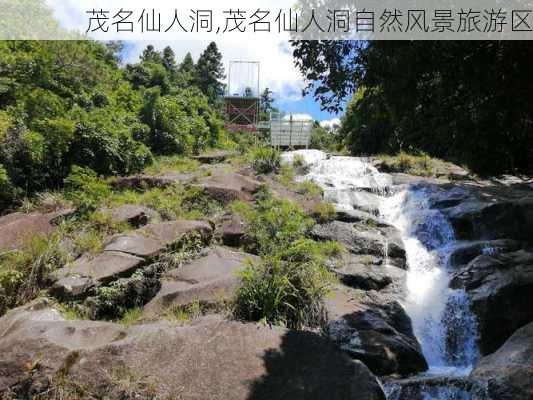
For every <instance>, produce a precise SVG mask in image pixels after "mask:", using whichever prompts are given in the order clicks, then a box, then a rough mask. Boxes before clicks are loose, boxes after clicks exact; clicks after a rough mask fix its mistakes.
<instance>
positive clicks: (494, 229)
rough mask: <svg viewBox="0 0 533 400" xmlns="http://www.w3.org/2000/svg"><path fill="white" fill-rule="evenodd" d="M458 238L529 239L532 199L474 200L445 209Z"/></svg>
mask: <svg viewBox="0 0 533 400" xmlns="http://www.w3.org/2000/svg"><path fill="white" fill-rule="evenodd" d="M443 211H444V212H445V213H446V214H447V216H448V217H449V219H450V222H451V223H452V225H453V227H454V229H455V233H456V236H457V238H458V239H464V240H481V239H485V240H488V239H504V238H507V239H517V240H530V237H529V236H530V235H529V232H530V231H531V227H532V226H533V197H524V198H517V199H508V200H501V201H499V200H494V201H487V200H477V199H471V200H468V201H464V202H461V203H460V204H459V205H457V206H455V207H451V208H447V209H444V210H443Z"/></svg>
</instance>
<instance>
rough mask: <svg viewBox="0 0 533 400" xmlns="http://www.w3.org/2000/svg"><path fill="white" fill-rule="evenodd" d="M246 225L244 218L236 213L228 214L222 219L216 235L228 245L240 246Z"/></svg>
mask: <svg viewBox="0 0 533 400" xmlns="http://www.w3.org/2000/svg"><path fill="white" fill-rule="evenodd" d="M245 234H246V226H245V223H244V221H243V220H242V218H241V217H240V216H238V215H236V214H231V215H226V216H224V217H223V218H222V220H221V221H220V225H219V227H218V228H217V232H216V236H217V238H219V239H220V240H221V241H222V243H223V244H224V245H226V246H232V247H239V246H240V245H241V244H242V241H243V238H244V235H245Z"/></svg>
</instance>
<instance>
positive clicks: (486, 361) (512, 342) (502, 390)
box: [470, 323, 533, 400]
mask: <svg viewBox="0 0 533 400" xmlns="http://www.w3.org/2000/svg"><path fill="white" fill-rule="evenodd" d="M470 377H471V379H473V380H475V381H477V382H479V383H481V384H482V385H483V386H485V387H486V390H487V395H488V398H490V399H498V400H531V399H533V379H532V378H533V323H530V324H528V325H526V326H524V327H523V328H521V329H519V330H518V331H516V332H515V333H514V334H513V335H512V336H511V337H510V338H509V340H507V341H506V342H505V344H504V345H503V346H502V347H501V348H499V349H498V350H497V351H496V352H495V353H493V354H491V355H489V356H486V357H483V358H482V359H481V360H480V361H479V362H478V363H477V365H476V366H475V368H474V370H473V371H472V373H471V375H470Z"/></svg>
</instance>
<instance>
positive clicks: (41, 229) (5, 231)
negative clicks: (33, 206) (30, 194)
mask: <svg viewBox="0 0 533 400" xmlns="http://www.w3.org/2000/svg"><path fill="white" fill-rule="evenodd" d="M70 212H72V210H63V211H57V212H52V213H47V214H41V213H31V214H25V213H19V212H17V213H13V214H8V215H4V216H3V217H0V252H1V251H9V250H14V249H16V248H18V247H20V246H22V245H23V244H24V242H25V241H27V240H28V239H29V238H31V237H32V236H35V235H48V234H49V233H51V232H52V231H53V230H54V229H55V225H54V221H55V220H56V219H58V218H60V217H62V216H64V215H67V214H68V213H70Z"/></svg>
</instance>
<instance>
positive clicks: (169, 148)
mask: <svg viewBox="0 0 533 400" xmlns="http://www.w3.org/2000/svg"><path fill="white" fill-rule="evenodd" d="M149 107H150V108H153V112H152V113H151V114H150V117H151V121H150V125H151V127H152V134H151V139H150V145H151V146H152V149H153V150H154V151H156V152H157V153H160V154H172V153H178V154H190V153H198V152H200V151H201V150H203V149H205V148H206V147H208V146H214V145H216V144H217V143H218V139H219V134H220V130H221V126H222V123H221V121H220V120H219V118H218V117H217V116H216V114H215V113H214V112H213V111H212V109H211V108H210V106H209V104H208V102H207V98H206V97H205V96H204V95H203V94H202V93H201V92H199V91H198V90H197V89H185V90H181V91H180V92H178V93H177V94H176V95H173V96H163V97H157V98H156V99H155V100H154V101H153V105H150V106H149Z"/></svg>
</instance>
